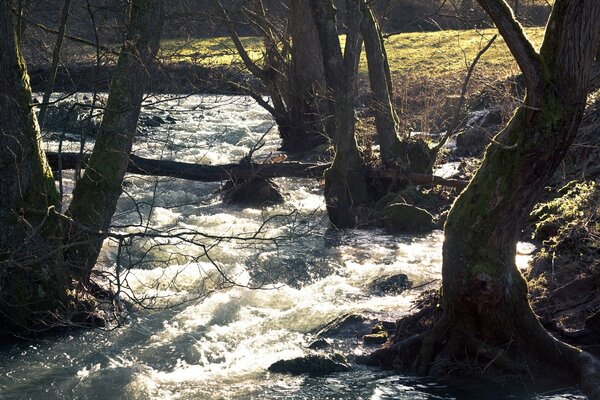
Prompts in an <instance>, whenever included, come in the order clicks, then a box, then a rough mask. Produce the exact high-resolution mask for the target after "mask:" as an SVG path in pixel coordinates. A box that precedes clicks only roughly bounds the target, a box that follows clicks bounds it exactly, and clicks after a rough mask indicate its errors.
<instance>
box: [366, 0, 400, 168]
mask: <svg viewBox="0 0 600 400" xmlns="http://www.w3.org/2000/svg"><path fill="white" fill-rule="evenodd" d="M360 3H361V11H362V14H363V18H362V22H361V27H360V31H361V35H362V38H363V40H364V43H365V52H366V55H367V64H368V68H369V82H370V85H371V92H372V94H373V100H372V107H373V111H374V113H375V125H376V127H377V139H378V141H379V146H380V151H381V160H382V161H383V164H384V165H388V166H391V165H392V164H394V163H395V162H396V161H397V155H398V153H399V152H400V150H401V149H400V139H399V138H398V117H397V115H396V112H395V111H394V106H393V93H394V89H393V87H392V78H391V74H390V66H389V63H388V58H387V52H386V50H385V45H384V43H383V37H382V35H381V28H380V27H379V23H378V22H377V19H376V18H375V15H374V14H373V11H372V10H371V8H370V6H369V4H368V3H367V1H366V0H361V2H360Z"/></svg>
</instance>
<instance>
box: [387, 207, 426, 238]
mask: <svg viewBox="0 0 600 400" xmlns="http://www.w3.org/2000/svg"><path fill="white" fill-rule="evenodd" d="M383 217H384V223H385V226H386V227H387V228H388V229H389V230H391V231H394V232H409V233H413V232H415V233H418V232H429V231H431V230H433V228H434V227H435V224H434V223H433V215H431V214H430V213H429V212H428V211H426V210H424V209H422V208H419V207H417V206H413V205H410V204H405V203H393V204H390V205H388V206H387V207H385V208H384V209H383Z"/></svg>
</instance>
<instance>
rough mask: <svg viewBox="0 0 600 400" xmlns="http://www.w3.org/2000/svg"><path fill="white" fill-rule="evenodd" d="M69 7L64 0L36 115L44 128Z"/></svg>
mask: <svg viewBox="0 0 600 400" xmlns="http://www.w3.org/2000/svg"><path fill="white" fill-rule="evenodd" d="M70 9H71V0H65V2H64V3H63V7H62V10H61V13H60V21H59V26H58V33H57V35H56V42H55V43H54V50H53V52H52V66H51V67H50V74H49V76H48V82H47V83H46V90H45V92H44V99H43V100H42V105H41V107H40V114H39V116H38V120H39V123H40V126H41V127H42V129H43V128H44V122H45V120H46V112H47V111H48V103H49V102H50V96H52V92H53V91H54V81H55V80H56V74H57V72H58V64H59V63H60V52H61V49H62V43H63V39H64V37H65V30H66V28H67V21H68V19H69V10H70Z"/></svg>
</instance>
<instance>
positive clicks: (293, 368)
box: [269, 355, 350, 376]
mask: <svg viewBox="0 0 600 400" xmlns="http://www.w3.org/2000/svg"><path fill="white" fill-rule="evenodd" d="M349 370H350V366H349V365H348V364H347V362H346V359H345V358H344V357H343V356H341V355H334V356H326V355H308V356H305V357H298V358H293V359H291V360H280V361H277V362H276V363H274V364H271V366H270V367H269V371H270V372H276V373H280V374H289V375H302V374H308V375H310V376H323V375H328V374H331V373H334V372H346V371H349Z"/></svg>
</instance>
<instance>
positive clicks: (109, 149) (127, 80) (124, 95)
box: [65, 0, 163, 283]
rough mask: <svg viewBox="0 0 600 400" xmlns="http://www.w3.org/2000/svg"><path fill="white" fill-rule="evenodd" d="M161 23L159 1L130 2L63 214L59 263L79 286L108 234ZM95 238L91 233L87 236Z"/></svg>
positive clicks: (160, 4)
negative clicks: (92, 140)
mask: <svg viewBox="0 0 600 400" xmlns="http://www.w3.org/2000/svg"><path fill="white" fill-rule="evenodd" d="M162 22H163V1H162V0H134V1H133V3H132V7H131V11H130V16H129V27H128V31H127V38H126V40H125V44H124V46H123V49H122V50H121V54H120V56H119V60H118V63H117V70H116V71H115V76H114V78H113V81H112V84H111V88H110V93H109V96H108V102H107V104H106V111H105V113H104V118H103V120H102V125H101V127H100V132H99V133H98V135H97V137H96V144H95V145H94V150H93V153H92V155H91V157H90V161H89V163H88V165H87V167H86V170H85V174H84V176H83V177H82V178H81V180H80V181H79V182H78V183H77V185H76V187H75V190H74V192H73V200H72V202H71V205H70V206H69V209H68V211H67V214H68V215H69V216H70V217H71V218H72V219H73V220H74V221H75V222H74V224H73V225H72V226H71V229H70V232H69V237H68V239H67V241H68V243H69V244H70V245H71V246H70V249H69V251H67V252H66V254H65V258H66V261H67V262H68V263H69V267H70V268H71V269H72V270H73V271H74V274H75V277H76V278H77V279H78V280H80V281H81V282H83V283H85V282H87V281H88V280H89V277H90V274H91V271H92V268H93V267H94V265H95V264H96V260H97V258H98V254H99V252H100V250H101V248H102V242H103V240H104V238H105V235H104V234H103V233H104V232H106V231H107V230H108V229H109V226H110V221H111V219H112V216H113V214H114V212H115V209H116V204H117V200H118V199H119V196H120V195H121V184H122V181H123V177H124V176H125V171H126V169H127V164H128V161H129V154H130V153H131V147H132V144H133V139H134V136H135V132H136V128H137V122H138V118H139V114H140V109H141V104H142V98H143V95H144V92H145V90H146V88H147V86H148V83H149V73H148V68H150V66H151V65H152V63H153V61H154V58H155V57H156V54H157V52H158V47H159V40H160V33H161V29H162ZM93 232H97V233H93Z"/></svg>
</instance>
